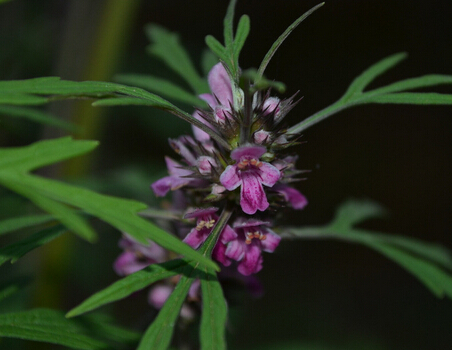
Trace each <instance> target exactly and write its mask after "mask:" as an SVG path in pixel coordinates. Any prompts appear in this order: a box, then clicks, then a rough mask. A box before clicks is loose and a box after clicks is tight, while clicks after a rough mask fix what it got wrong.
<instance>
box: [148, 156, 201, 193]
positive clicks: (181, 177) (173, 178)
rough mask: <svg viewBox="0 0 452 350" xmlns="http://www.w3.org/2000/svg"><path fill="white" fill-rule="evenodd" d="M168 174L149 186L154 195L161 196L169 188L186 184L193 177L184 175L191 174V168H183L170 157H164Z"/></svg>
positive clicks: (177, 187) (172, 188)
mask: <svg viewBox="0 0 452 350" xmlns="http://www.w3.org/2000/svg"><path fill="white" fill-rule="evenodd" d="M165 162H166V167H167V168H168V173H169V174H170V175H169V176H165V177H163V178H161V179H160V180H157V181H156V182H154V183H153V184H152V185H151V187H152V190H153V191H154V193H155V195H156V196H160V197H163V196H165V195H166V194H167V193H168V191H169V190H172V191H174V190H177V189H179V188H181V187H183V186H185V185H188V184H189V183H190V182H191V181H192V180H193V179H191V178H189V177H186V176H190V175H192V174H193V172H192V171H191V170H187V169H184V168H183V167H182V166H181V165H180V164H179V163H178V162H176V161H174V160H172V159H171V158H170V157H165Z"/></svg>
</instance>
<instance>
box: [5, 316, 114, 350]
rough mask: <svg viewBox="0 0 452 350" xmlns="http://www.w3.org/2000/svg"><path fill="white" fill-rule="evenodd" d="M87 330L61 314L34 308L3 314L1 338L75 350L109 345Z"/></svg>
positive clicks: (92, 349) (88, 349)
mask: <svg viewBox="0 0 452 350" xmlns="http://www.w3.org/2000/svg"><path fill="white" fill-rule="evenodd" d="M83 333H84V332H83V328H82V327H80V326H79V325H78V324H77V323H75V322H73V321H72V320H67V319H65V318H64V315H63V314H62V313H61V312H58V311H55V310H49V309H34V310H30V311H20V312H13V313H6V314H1V315H0V336H3V337H9V338H19V339H27V340H34V341H42V342H47V343H53V344H58V345H62V346H67V347H69V348H71V349H83V350H94V349H104V348H106V344H105V343H103V342H101V341H99V340H96V339H93V338H91V337H89V336H88V335H85V334H83Z"/></svg>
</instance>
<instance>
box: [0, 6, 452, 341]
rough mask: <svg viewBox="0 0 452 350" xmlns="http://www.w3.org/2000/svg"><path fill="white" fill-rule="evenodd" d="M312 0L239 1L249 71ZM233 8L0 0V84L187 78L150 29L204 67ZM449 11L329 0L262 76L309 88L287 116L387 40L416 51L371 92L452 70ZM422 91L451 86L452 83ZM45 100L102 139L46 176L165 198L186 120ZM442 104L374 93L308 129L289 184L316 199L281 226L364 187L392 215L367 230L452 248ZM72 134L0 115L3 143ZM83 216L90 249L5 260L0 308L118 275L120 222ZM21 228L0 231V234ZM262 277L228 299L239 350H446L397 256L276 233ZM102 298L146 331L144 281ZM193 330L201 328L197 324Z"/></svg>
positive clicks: (320, 213) (350, 73)
mask: <svg viewBox="0 0 452 350" xmlns="http://www.w3.org/2000/svg"><path fill="white" fill-rule="evenodd" d="M317 3H318V1H311V0H305V1H290V0H286V1H284V2H282V1H258V0H243V1H239V3H238V4H237V9H236V19H238V18H239V17H240V15H241V14H248V15H249V16H250V18H251V32H250V35H249V38H248V40H247V42H246V44H245V48H244V50H243V51H242V54H241V59H240V64H241V66H242V68H249V67H257V66H258V65H259V64H260V61H261V59H262V58H263V57H264V55H265V53H266V52H267V50H268V49H269V47H270V46H271V44H272V43H273V41H274V40H275V39H276V38H277V37H278V36H279V35H280V34H281V33H282V32H283V31H284V30H285V29H286V27H287V26H288V25H289V24H290V23H292V22H293V21H294V20H295V19H296V18H297V17H299V16H300V15H301V14H302V13H304V12H306V11H307V10H308V9H310V8H311V7H313V6H315V5H316V4H317ZM226 7H227V1H205V0H196V1H175V0H167V1H165V2H162V1H144V0H143V1H138V0H133V1H121V0H118V1H116V0H110V1H100V0H99V1H89V0H73V1H57V0H50V1H44V2H37V1H33V0H13V1H9V2H5V3H3V4H0V47H1V49H0V67H1V69H0V79H1V80H10V79H26V78H34V77H40V76H50V75H54V76H55V75H56V76H60V77H61V78H62V79H68V80H76V81H81V80H102V81H114V76H115V74H118V73H143V74H152V75H155V76H158V77H163V78H167V79H171V80H173V81H174V82H179V83H181V84H182V85H183V82H182V81H181V80H180V79H179V78H178V77H177V76H176V75H175V74H174V73H173V72H172V71H170V70H169V69H168V68H166V67H165V65H164V64H163V63H162V62H160V61H159V60H158V59H156V58H154V57H150V56H149V55H147V54H146V51H145V48H146V46H147V45H148V40H147V38H146V36H145V34H144V31H143V27H144V25H145V24H147V23H157V24H159V25H161V26H164V27H166V28H168V29H169V30H171V31H175V32H178V33H180V39H181V41H182V43H183V44H184V46H185V47H186V48H187V49H188V50H189V52H190V54H191V57H192V59H193V61H194V62H195V65H196V66H197V67H198V68H200V65H199V59H200V56H201V53H202V50H204V49H205V44H204V37H205V35H207V34H213V35H214V36H215V37H216V38H218V39H222V23H223V18H224V14H225V11H226ZM451 15H452V2H451V1H449V0H441V1H436V0H432V1H429V2H427V1H417V0H414V1H413V0H412V1H408V0H391V1H376V0H366V1H356V0H355V1H352V0H340V1H338V0H331V1H328V2H327V3H326V4H325V5H324V6H323V7H322V8H321V9H319V10H317V11H316V12H315V13H314V14H312V15H311V16H310V17H309V18H308V19H307V20H305V21H304V22H303V23H302V24H301V25H300V26H299V27H298V28H297V29H296V30H295V31H294V32H293V33H292V34H291V36H290V37H289V38H288V39H287V40H286V42H285V43H284V44H283V45H282V46H281V48H280V49H279V51H278V52H277V54H276V55H275V56H274V58H273V60H272V62H271V63H270V65H269V67H268V69H267V72H266V75H267V77H268V78H271V79H275V80H278V81H283V82H284V83H286V86H287V92H286V94H285V95H284V96H281V97H288V96H290V95H292V94H293V93H295V92H296V91H298V90H299V91H300V93H299V95H300V96H303V99H302V101H301V102H300V103H299V104H298V106H297V107H296V108H295V109H294V110H293V111H292V112H291V114H290V115H289V117H288V122H289V123H290V124H294V123H296V122H298V121H300V120H303V119H304V118H306V117H308V116H310V115H312V114H313V113H315V112H316V111H318V110H320V109H323V108H324V107H326V106H328V105H330V104H331V103H333V102H334V101H336V100H337V99H338V98H339V97H340V96H341V95H342V94H343V93H344V92H345V90H346V88H347V86H348V85H349V84H350V82H351V81H352V80H353V79H354V78H355V77H356V76H357V75H358V74H360V73H361V72H362V71H363V70H364V69H366V68H368V67H369V66H370V65H372V64H373V63H375V62H377V61H378V60H380V59H382V58H384V57H386V56H389V55H391V54H394V53H396V52H401V51H405V52H408V53H409V57H408V59H407V60H406V61H403V62H402V63H401V64H400V65H398V66H396V67H395V68H393V69H392V70H390V71H389V72H388V73H386V74H385V75H383V76H381V77H379V78H378V79H377V80H376V81H375V82H374V83H372V85H371V86H370V87H371V88H372V87H377V86H382V85H385V84H388V83H391V82H394V81H397V80H401V79H404V78H410V77H417V76H421V75H424V74H429V73H439V74H441V73H443V74H449V75H450V74H452V64H451V62H452V45H451V43H452V21H451V20H450V18H451ZM429 91H437V92H443V93H452V87H450V86H449V87H444V86H443V87H437V88H434V89H433V88H432V89H429ZM178 105H179V106H181V107H182V108H183V109H185V110H186V111H188V112H191V111H192V107H191V106H187V105H181V104H178ZM46 109H47V110H48V111H50V112H52V113H54V114H55V115H58V116H59V117H60V118H62V119H64V120H67V121H72V122H74V123H76V124H78V125H79V126H81V127H82V128H83V131H82V132H80V133H79V134H77V135H76V137H78V138H88V139H97V140H100V141H101V144H100V146H99V147H98V148H97V149H96V150H95V151H94V152H92V153H91V154H89V155H88V156H84V157H81V158H79V159H77V160H75V161H70V162H69V161H68V162H64V163H62V164H61V165H59V166H57V167H53V168H48V169H46V170H45V171H42V172H41V174H42V175H45V176H50V177H58V178H63V179H65V180H66V181H71V182H75V183H77V184H79V185H82V186H86V187H88V188H92V189H94V190H97V191H100V192H102V193H108V194H114V195H119V196H123V197H127V198H134V199H137V200H140V201H144V202H146V203H148V204H150V205H158V203H159V202H158V201H157V200H156V198H155V197H154V195H153V193H151V191H150V189H149V184H150V183H151V182H153V181H155V180H156V179H158V178H159V177H161V176H162V175H163V174H164V173H165V168H164V161H163V156H164V155H166V154H167V155H170V156H172V155H173V153H172V150H171V149H170V147H169V146H168V142H167V139H168V138H169V137H173V138H174V137H177V136H178V135H180V134H182V133H189V132H190V127H189V126H188V125H186V124H184V122H182V121H180V120H178V119H177V118H176V117H174V116H171V115H167V114H165V113H163V112H160V111H155V110H153V109H150V108H141V107H115V108H111V109H109V108H93V107H91V106H90V101H82V102H78V101H77V102H74V101H69V102H67V101H65V102H56V103H53V104H51V105H49V106H46ZM451 117H452V107H450V106H449V107H447V106H439V107H421V106H399V105H367V106H361V107H355V108H353V109H350V110H345V111H343V112H341V113H339V114H338V115H335V116H333V117H331V118H330V119H328V120H326V121H323V122H322V123H320V124H318V125H316V126H314V127H312V128H310V129H308V130H306V132H305V133H304V135H303V140H304V141H306V143H304V144H302V145H300V146H298V147H297V149H296V152H297V153H298V155H299V161H298V167H299V168H301V169H310V170H311V172H310V173H309V174H308V179H307V180H306V181H303V182H300V183H299V185H298V189H299V190H300V191H302V192H303V193H304V194H305V195H306V197H307V198H308V200H309V205H308V206H307V207H306V209H304V210H303V211H302V212H296V213H294V214H293V215H292V216H291V217H288V218H287V223H285V224H293V225H321V224H324V223H327V222H328V221H329V220H330V219H331V218H332V216H333V213H334V210H335V208H336V207H337V206H338V205H339V204H340V203H341V202H343V201H344V200H346V199H348V198H369V199H373V200H375V201H377V202H379V203H381V204H382V205H383V206H385V207H386V208H387V209H388V211H389V213H390V215H389V216H388V218H387V219H385V220H372V221H369V222H367V223H366V224H364V225H363V227H365V228H368V229H372V230H376V231H381V232H386V233H397V234H401V235H406V236H410V237H416V238H419V239H422V240H425V241H428V242H439V243H442V244H444V245H445V246H447V247H448V248H452V235H451V229H450V228H451V226H452V216H451V214H450V212H451V208H452V188H451V181H450V174H451V171H452V164H451V159H452V157H451V156H452V147H451V145H452V144H451V137H450V135H451V131H452V118H451ZM67 134H68V132H67V131H62V130H59V129H56V128H51V127H43V126H41V125H38V124H36V123H32V122H30V121H26V120H21V119H14V118H9V117H6V116H2V115H0V146H1V147H9V146H23V145H27V144H30V143H32V142H34V141H36V140H39V139H43V138H45V139H47V138H54V137H59V136H62V135H67ZM0 194H1V195H2V198H3V199H2V200H1V201H0V206H1V211H0V217H1V218H4V217H9V216H14V215H17V214H18V213H19V212H20V211H21V210H23V208H28V209H29V210H31V211H33V208H32V206H31V204H29V203H28V202H27V201H26V200H24V199H22V198H19V197H17V196H15V195H14V194H12V193H9V192H7V191H6V190H4V189H0ZM93 225H94V226H95V227H96V229H97V230H98V232H99V240H98V242H97V243H96V244H94V245H91V244H88V243H86V242H83V241H81V240H79V239H76V238H73V237H69V235H66V236H65V237H62V238H61V239H58V240H56V241H55V242H53V243H52V244H50V245H48V246H46V247H43V248H40V249H38V250H36V251H33V252H32V253H30V254H28V255H27V256H26V257H25V258H23V259H22V260H20V261H19V262H18V263H17V264H15V265H14V266H10V265H7V266H2V267H1V269H0V271H1V277H0V278H1V279H2V281H3V280H6V279H7V278H9V277H10V276H13V275H17V274H20V275H24V276H30V277H31V278H32V281H31V284H30V286H29V287H28V288H27V289H26V290H25V291H24V292H23V293H22V294H21V295H18V296H17V297H16V298H14V299H13V300H12V301H10V302H9V303H8V304H7V305H3V304H2V305H0V311H2V312H6V311H11V310H18V309H20V308H31V307H53V308H61V309H63V310H69V309H70V308H72V307H74V306H75V305H77V304H78V303H80V302H81V301H82V300H83V299H85V298H86V297H88V296H89V295H91V294H92V293H94V292H95V291H97V290H99V289H101V288H103V287H105V286H107V285H108V284H109V283H111V282H113V281H115V280H117V278H118V277H117V276H116V275H115V273H114V272H113V270H112V268H111V265H112V263H113V261H114V259H115V258H116V256H117V255H119V253H120V249H119V248H118V247H117V241H118V239H119V238H120V233H119V232H117V231H116V230H114V229H112V228H111V227H108V226H107V225H105V224H103V223H100V222H94V223H93ZM24 234H27V233H26V232H25V233H24ZM16 237H17V236H16ZM16 237H4V238H3V237H2V240H1V243H2V244H6V243H8V240H11V239H12V240H13V241H15V240H16V239H17V238H16ZM258 277H259V278H260V279H261V281H262V283H263V285H264V288H265V294H264V296H263V297H261V298H259V299H252V298H251V297H249V296H247V295H246V294H245V293H243V292H240V291H239V290H233V291H232V292H230V293H229V295H228V296H229V297H230V302H229V305H230V308H231V309H230V319H231V324H230V327H229V333H228V334H229V346H230V348H231V349H267V348H268V349H278V348H281V347H280V346H281V345H280V344H281V343H283V344H286V345H288V346H292V345H293V349H301V348H302V347H301V346H302V345H303V344H305V346H307V347H306V348H308V349H309V348H311V349H314V348H316V349H317V348H318V349H338V348H344V349H352V348H353V349H450V344H452V332H451V329H452V301H451V300H447V299H445V300H440V299H436V298H435V297H434V296H433V295H432V294H431V293H430V292H429V291H428V290H427V289H426V288H425V287H424V286H422V285H421V284H420V283H419V282H418V281H417V280H416V279H415V278H414V277H412V276H411V275H410V274H408V273H407V272H405V271H404V270H402V268H400V267H399V266H397V265H395V264H394V263H392V262H390V261H388V260H387V259H386V258H384V257H383V256H380V255H378V254H377V253H375V252H373V251H370V250H369V249H367V248H364V247H361V246H355V245H347V244H345V243H340V242H333V241H293V242H286V241H284V242H282V243H281V244H280V246H279V247H278V249H277V250H276V252H275V253H274V254H267V255H265V257H264V269H263V270H262V271H261V272H260V273H259V274H258ZM103 310H105V311H106V312H109V313H111V314H112V315H116V317H117V318H118V320H119V321H118V322H119V323H121V324H123V325H125V326H129V327H130V328H135V329H139V330H141V329H144V328H145V327H146V326H147V324H149V322H150V321H151V319H152V317H154V315H155V312H154V311H152V310H151V309H150V307H148V305H147V303H146V294H145V293H142V295H137V296H134V297H133V298H132V299H131V300H125V301H121V302H119V303H116V304H115V305H112V306H108V307H105V308H104V309H103ZM192 331H193V337H196V328H193V330H192ZM17 344H19V343H16V342H13V341H9V340H6V339H4V340H1V341H0V348H1V349H10V348H20V347H17V346H18V345H17ZM20 344H22V343H20ZM24 344H26V345H23V346H29V348H32V349H35V348H38V345H36V343H32V344H31V343H30V344H29V343H24ZM306 344H308V345H306ZM316 346H317V347H316ZM42 348H43V349H44V348H45V349H47V348H48V349H50V348H52V347H51V346H47V345H43V347H42ZM54 348H55V349H59V347H54Z"/></svg>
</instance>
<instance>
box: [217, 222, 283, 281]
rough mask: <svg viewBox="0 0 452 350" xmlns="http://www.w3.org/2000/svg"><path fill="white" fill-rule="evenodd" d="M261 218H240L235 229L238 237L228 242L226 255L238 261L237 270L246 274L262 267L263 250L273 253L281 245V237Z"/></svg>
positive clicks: (257, 270)
mask: <svg viewBox="0 0 452 350" xmlns="http://www.w3.org/2000/svg"><path fill="white" fill-rule="evenodd" d="M268 224H269V222H264V221H259V220H254V219H251V220H247V221H245V220H238V221H237V222H236V223H235V224H234V225H233V227H234V229H235V231H236V233H237V235H238V237H237V239H235V240H233V241H232V242H230V243H229V244H228V247H227V249H226V256H227V257H229V258H231V259H233V260H237V261H238V266H237V270H238V271H239V272H240V273H241V274H242V275H245V276H248V275H251V274H253V273H256V272H259V271H260V270H261V269H262V262H263V258H262V251H265V252H269V253H272V252H273V251H274V250H275V249H276V247H277V246H278V245H279V242H280V240H281V237H279V236H278V235H277V234H276V233H274V232H273V231H272V230H270V229H269V228H268V227H266V225H268Z"/></svg>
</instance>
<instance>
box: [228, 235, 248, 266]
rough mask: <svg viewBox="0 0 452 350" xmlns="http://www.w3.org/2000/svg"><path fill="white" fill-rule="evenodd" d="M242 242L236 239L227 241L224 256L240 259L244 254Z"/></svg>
mask: <svg viewBox="0 0 452 350" xmlns="http://www.w3.org/2000/svg"><path fill="white" fill-rule="evenodd" d="M243 246H244V244H243V243H241V242H240V241H239V240H238V239H235V240H233V241H232V242H229V243H228V245H227V248H226V252H225V254H226V256H227V257H228V258H231V259H233V260H236V261H240V260H242V259H243V257H244V256H245V250H244V247H243Z"/></svg>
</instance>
